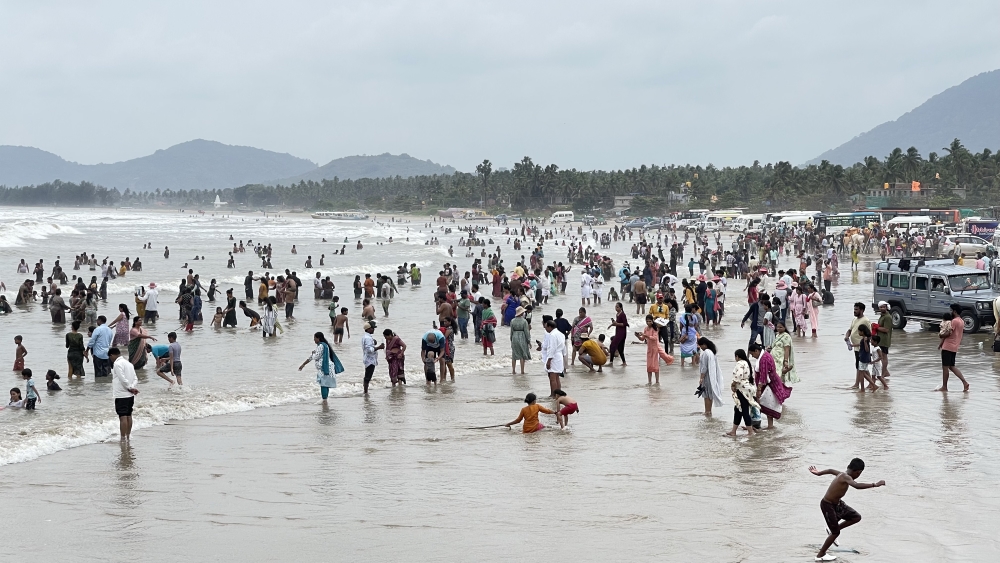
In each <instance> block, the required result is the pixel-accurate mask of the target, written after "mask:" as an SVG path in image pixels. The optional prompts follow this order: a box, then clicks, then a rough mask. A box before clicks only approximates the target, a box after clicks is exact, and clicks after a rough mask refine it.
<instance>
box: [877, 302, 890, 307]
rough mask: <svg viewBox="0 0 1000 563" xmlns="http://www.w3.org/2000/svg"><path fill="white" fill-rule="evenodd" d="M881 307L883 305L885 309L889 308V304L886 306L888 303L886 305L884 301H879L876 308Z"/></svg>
mask: <svg viewBox="0 0 1000 563" xmlns="http://www.w3.org/2000/svg"><path fill="white" fill-rule="evenodd" d="M882 305H885V306H886V307H888V306H889V304H888V303H886V302H885V301H879V302H878V306H879V307H881V306H882Z"/></svg>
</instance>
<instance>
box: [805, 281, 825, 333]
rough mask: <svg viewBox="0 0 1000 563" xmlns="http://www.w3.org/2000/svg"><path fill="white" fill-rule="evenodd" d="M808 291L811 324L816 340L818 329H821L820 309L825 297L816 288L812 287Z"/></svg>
mask: <svg viewBox="0 0 1000 563" xmlns="http://www.w3.org/2000/svg"><path fill="white" fill-rule="evenodd" d="M807 291H808V297H809V301H807V303H808V305H809V324H810V325H812V336H813V338H816V329H818V328H819V308H820V306H821V305H823V296H822V295H820V293H819V291H816V286H813V285H810V286H809V289H808V290H807Z"/></svg>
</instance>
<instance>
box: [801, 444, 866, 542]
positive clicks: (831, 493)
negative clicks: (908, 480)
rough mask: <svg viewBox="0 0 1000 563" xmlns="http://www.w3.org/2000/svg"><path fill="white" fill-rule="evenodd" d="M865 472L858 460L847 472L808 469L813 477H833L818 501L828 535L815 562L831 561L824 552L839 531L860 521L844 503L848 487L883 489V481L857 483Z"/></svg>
mask: <svg viewBox="0 0 1000 563" xmlns="http://www.w3.org/2000/svg"><path fill="white" fill-rule="evenodd" d="M864 470H865V462H864V461H862V460H861V459H859V458H854V459H852V460H851V463H850V464H849V465H848V466H847V471H837V470H836V469H824V470H822V471H820V470H817V469H816V467H815V466H810V467H809V472H810V473H812V474H813V475H817V476H821V475H834V476H835V477H834V478H833V482H832V483H830V488H828V489H827V490H826V494H825V495H823V500H821V501H819V509H820V512H822V513H823V519H824V520H826V526H827V529H828V530H829V532H830V535H828V536H827V537H826V541H824V542H823V546H822V547H820V548H819V553H817V554H816V561H833V560H834V559H836V558H837V556H836V555H829V554H828V553H827V552H826V551H827V550H828V549H830V546H831V545H833V542H834V541H836V540H837V537H838V536H840V531H841V530H843V529H844V528H847V527H849V526H853V525H855V524H857V523H858V522H860V521H861V515H860V514H858V512H857V511H856V510H854V509H853V508H851V507H850V506H847V504H846V503H845V502H844V495H846V494H847V488H848V487H854V488H855V489H874V488H875V487H884V486H885V481H879V482H878V483H858V482H857V481H856V479H858V478H860V477H861V472H863V471H864Z"/></svg>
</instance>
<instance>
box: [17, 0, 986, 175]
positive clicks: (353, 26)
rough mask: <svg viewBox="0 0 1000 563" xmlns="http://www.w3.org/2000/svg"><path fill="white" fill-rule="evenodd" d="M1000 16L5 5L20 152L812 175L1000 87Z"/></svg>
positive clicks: (892, 10)
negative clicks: (823, 157)
mask: <svg viewBox="0 0 1000 563" xmlns="http://www.w3.org/2000/svg"><path fill="white" fill-rule="evenodd" d="M997 29H1000V4H998V3H996V2H992V1H989V0H980V1H975V0H970V1H968V2H963V3H962V4H961V6H960V7H957V6H955V5H954V4H953V3H948V2H912V1H911V2H889V1H886V2H845V1H841V2H836V3H829V4H824V5H820V4H818V3H809V2H798V1H761V2H740V1H735V0H734V1H728V2H688V3H673V2H654V1H620V2H613V3H612V2H590V1H574V2H563V1H553V2H518V1H510V2H474V1H414V2H329V1H326V2H323V1H317V2H282V3H280V4H279V3H265V2H259V3H254V2H245V1H240V2H226V1H219V2H177V1H174V2H170V3H161V4H154V3H148V4H147V3H138V2H107V3H100V4H97V5H93V4H90V3H88V4H84V3H76V2H66V3H62V4H58V3H34V2H26V3H18V2H2V3H0V53H2V56H0V84H2V85H3V86H2V87H0V144H21V145H31V146H37V147H39V148H43V149H45V150H49V151H52V152H55V153H57V154H59V155H61V156H63V157H65V158H68V159H71V160H76V161H79V162H83V163H95V162H112V161H117V160H123V159H127V158H132V157H136V156H142V155H145V154H149V153H150V152H152V151H154V150H155V149H158V148H164V147H166V146H168V145H171V144H174V143H178V142H182V141H185V140H189V139H193V138H206V139H214V140H218V141H222V142H225V143H230V144H240V145H252V146H257V147H261V148H266V149H269V150H276V151H280V152H289V153H292V154H295V155H297V156H301V157H304V158H309V159H311V160H314V161H317V162H320V163H322V162H326V161H328V160H329V159H331V158H335V157H339V156H344V155H351V154H360V153H369V154H377V153H382V152H385V151H390V152H393V153H399V152H408V153H410V154H412V155H414V156H417V157H419V158H430V159H432V160H435V161H438V162H443V163H448V164H451V165H454V166H456V167H457V168H459V169H463V170H472V169H473V168H474V166H475V164H476V163H477V162H479V161H481V160H482V159H483V158H490V159H491V160H493V161H494V162H495V163H497V164H498V165H510V163H511V162H513V161H515V160H519V159H520V158H521V157H522V156H524V155H531V156H532V157H533V158H534V159H535V161H536V162H541V163H548V162H555V163H557V164H559V165H560V166H561V167H564V168H569V167H576V168H580V169H593V168H621V167H629V166H632V165H637V164H641V163H651V162H655V163H684V162H699V163H708V162H713V163H715V164H717V165H724V164H737V163H749V162H751V161H753V160H754V159H760V160H762V161H773V160H779V159H780V160H790V161H792V162H803V161H805V160H807V159H808V158H811V157H813V156H815V155H817V154H819V153H820V152H822V151H824V150H826V149H828V148H831V147H833V146H836V145H839V144H840V143H842V142H844V141H846V140H847V139H850V138H851V137H853V136H854V135H856V134H858V133H860V132H861V131H864V130H867V129H870V128H871V127H873V126H875V125H877V124H879V123H881V122H883V121H886V120H889V119H894V118H896V117H898V116H899V115H900V114H902V113H903V112H905V111H908V110H909V109H912V108H913V107H915V106H917V105H919V104H920V103H922V102H923V101H925V100H926V99H927V98H929V97H930V96H932V95H934V94H936V93H938V92H940V91H941V90H943V89H945V88H947V87H949V86H952V85H955V84H957V83H959V82H961V81H962V80H964V79H965V78H968V77H969V76H972V75H974V74H977V73H979V72H982V71H985V70H992V69H994V68H998V67H1000V34H998V33H996V30H997Z"/></svg>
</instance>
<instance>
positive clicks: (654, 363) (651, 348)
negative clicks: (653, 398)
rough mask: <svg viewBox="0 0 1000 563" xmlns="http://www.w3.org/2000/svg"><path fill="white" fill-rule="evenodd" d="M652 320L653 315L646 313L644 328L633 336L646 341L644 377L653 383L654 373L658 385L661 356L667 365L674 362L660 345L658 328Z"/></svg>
mask: <svg viewBox="0 0 1000 563" xmlns="http://www.w3.org/2000/svg"><path fill="white" fill-rule="evenodd" d="M653 321H654V319H653V315H646V328H645V329H644V330H643V331H642V332H637V333H635V337H636V338H638V339H639V341H640V342H645V343H646V377H647V378H648V379H649V384H650V385H652V384H653V375H654V374H655V375H656V384H657V385H659V384H660V359H661V358H662V359H663V361H664V362H666V363H667V365H668V366H669V365H670V364H672V363H674V357H673V356H671V355H670V354H668V353H667V352H666V350H664V349H663V346H661V345H660V330H659V328H657V326H656V324H655V323H654V322H653Z"/></svg>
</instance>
